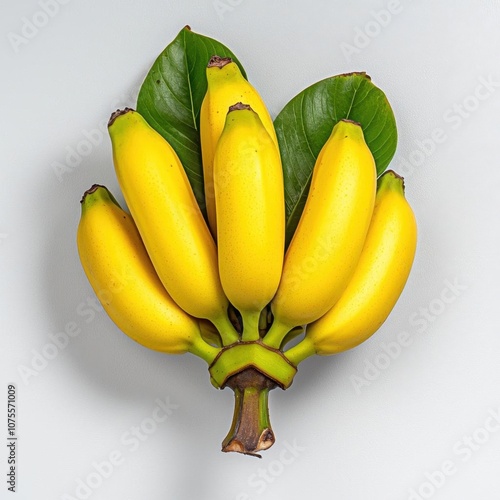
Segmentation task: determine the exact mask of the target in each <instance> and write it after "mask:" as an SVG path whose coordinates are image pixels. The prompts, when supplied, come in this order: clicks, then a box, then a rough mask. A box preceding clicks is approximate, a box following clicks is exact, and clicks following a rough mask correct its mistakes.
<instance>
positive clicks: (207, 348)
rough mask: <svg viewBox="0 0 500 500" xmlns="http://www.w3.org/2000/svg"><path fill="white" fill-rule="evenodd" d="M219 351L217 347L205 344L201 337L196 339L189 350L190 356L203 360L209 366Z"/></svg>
mask: <svg viewBox="0 0 500 500" xmlns="http://www.w3.org/2000/svg"><path fill="white" fill-rule="evenodd" d="M220 351H221V349H220V348H219V347H214V346H212V345H210V344H207V343H206V342H205V341H204V340H203V339H202V338H201V337H200V338H199V339H196V340H195V341H194V342H193V343H192V344H191V346H190V348H189V352H190V353H191V354H194V355H195V356H198V357H199V358H201V359H204V360H205V361H206V362H207V363H208V364H209V365H211V364H212V363H213V361H214V359H215V358H216V357H217V355H218V354H219V352H220Z"/></svg>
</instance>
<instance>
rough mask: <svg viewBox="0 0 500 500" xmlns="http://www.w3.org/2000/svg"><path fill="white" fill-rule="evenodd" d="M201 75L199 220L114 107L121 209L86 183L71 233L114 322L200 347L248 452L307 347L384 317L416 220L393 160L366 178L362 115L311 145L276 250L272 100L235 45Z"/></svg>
mask: <svg viewBox="0 0 500 500" xmlns="http://www.w3.org/2000/svg"><path fill="white" fill-rule="evenodd" d="M206 77H207V85H208V88H207V92H206V95H205V98H204V100H203V103H202V105H201V111H200V140H201V148H202V158H203V169H204V172H203V175H204V186H205V198H206V206H207V220H205V218H204V216H203V213H202V212H201V210H200V207H199V205H198V203H197V201H196V198H195V196H194V194H193V191H192V188H191V185H190V183H189V180H188V177H187V175H186V172H185V170H184V167H183V165H182V164H181V161H180V160H179V157H178V156H177V154H176V152H175V150H174V149H173V147H172V146H171V145H170V144H169V143H168V142H167V141H166V140H165V139H164V138H163V137H162V136H161V135H160V134H159V133H158V132H156V131H155V130H154V129H153V128H152V127H151V126H150V125H149V124H148V123H147V122H146V120H145V119H144V118H143V117H142V116H141V115H140V114H139V113H138V112H137V111H134V110H132V109H129V108H125V109H123V110H120V111H116V112H114V113H113V114H112V115H111V118H110V120H109V124H108V128H109V135H110V137H111V143H112V150H113V162H114V166H115V172H116V176H117V179H118V183H119V186H120V189H121V191H122V194H123V197H124V199H125V202H126V205H127V207H128V210H129V212H130V213H128V212H126V211H125V210H123V209H122V208H121V207H120V206H119V204H118V202H117V201H116V200H115V198H114V197H113V195H112V194H111V193H110V192H109V191H108V189H107V188H106V187H104V186H100V185H93V186H92V187H91V188H90V189H89V190H87V191H86V192H85V194H84V195H83V198H82V201H81V208H82V214H81V220H80V223H79V226H78V231H77V245H78V251H79V255H80V259H81V262H82V266H83V269H84V271H85V273H86V275H87V278H88V280H89V281H90V284H91V285H92V287H93V289H94V291H95V293H96V295H97V297H98V298H99V300H100V302H101V303H102V305H103V307H104V309H105V310H106V312H107V313H108V315H109V316H110V318H111V319H112V320H113V321H114V322H115V324H116V325H117V326H118V327H119V328H120V329H121V330H122V331H123V332H124V333H125V334H127V335H128V336H129V337H131V338H132V339H134V340H135V341H137V342H138V343H140V344H142V345H144V346H146V347H148V348H150V349H154V350H157V351H161V352H165V353H169V354H182V353H186V352H190V353H192V354H194V355H196V356H199V357H200V358H202V359H204V360H205V361H206V362H207V363H208V365H209V373H210V378H211V382H212V384H213V385H214V386H215V387H217V388H224V387H230V388H231V389H232V390H233V391H234V392H235V413H234V417H233V425H232V427H231V430H230V432H229V434H228V436H227V437H226V439H225V440H224V442H223V451H237V452H241V453H245V454H251V455H256V454H257V452H258V451H260V450H264V449H266V448H269V446H271V445H272V444H273V443H274V434H273V431H272V429H271V426H270V423H269V418H268V410H267V405H268V403H267V401H268V393H269V391H270V390H272V389H273V388H275V387H281V388H282V389H286V388H288V387H289V386H290V385H291V383H292V381H293V378H294V376H295V374H296V372H297V366H298V364H299V363H300V362H302V361H303V360H304V359H306V358H307V357H309V356H311V355H313V354H319V355H331V354H337V353H339V352H342V351H345V350H347V349H351V348H353V347H355V346H356V345H358V344H360V343H361V342H363V341H365V340H366V339H367V338H369V337H370V336H371V335H372V334H373V333H375V331H376V330H377V329H378V328H379V327H380V326H381V325H382V323H383V322H384V321H385V319H386V318H387V317H388V315H389V313H390V312H391V310H392V308H393V307H394V305H395V304H396V301H397V300H398V298H399V296H400V294H401V292H402V290H403V287H404V285H405V283H406V280H407V278H408V275H409V273H410V269H411V266H412V262H413V258H414V255H415V249H416V233H417V229H416V222H415V217H414V215H413V212H412V209H411V207H410V206H409V204H408V202H407V201H406V199H405V195H404V184H403V179H402V178H401V177H399V176H398V175H397V174H396V173H394V172H393V171H387V172H386V173H384V174H383V175H382V176H380V177H379V178H378V179H377V172H376V167H375V161H374V158H373V156H372V153H371V151H370V149H369V148H368V146H367V144H366V142H365V139H364V135H363V130H362V127H361V125H360V124H358V123H356V122H353V121H350V120H347V119H345V120H340V121H338V122H337V123H335V124H334V126H333V127H332V131H331V135H330V137H329V138H328V139H327V141H326V142H325V144H324V145H323V147H322V149H321V151H320V153H319V155H318V156H317V159H316V163H315V166H314V170H313V175H312V179H311V183H310V188H309V192H308V196H307V201H306V204H305V206H304V210H303V212H302V215H301V218H300V221H299V223H298V225H297V228H296V230H295V233H294V236H293V238H292V240H291V242H290V244H289V246H288V248H287V249H285V224H286V220H285V219H286V218H285V194H284V181H283V169H282V165H281V159H280V150H279V145H278V141H277V138H276V133H275V130H274V127H273V122H272V120H271V117H270V115H269V112H268V111H267V109H266V106H265V104H264V102H263V100H262V98H261V97H260V95H259V94H258V92H257V91H256V90H255V88H254V87H253V86H252V85H251V84H250V83H249V82H248V81H247V80H246V79H245V78H244V77H243V75H242V74H241V72H240V70H239V68H238V65H237V64H236V63H234V62H233V61H231V59H229V58H221V57H218V56H213V57H212V58H211V59H210V61H209V63H208V66H207V69H206ZM285 250H286V251H285ZM300 335H302V337H301V338H300V337H299V338H298V339H297V338H296V339H295V341H294V342H291V341H292V340H293V339H294V338H295V337H297V336H300ZM289 346H291V347H289Z"/></svg>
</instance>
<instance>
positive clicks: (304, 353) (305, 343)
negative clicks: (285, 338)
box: [284, 336, 316, 366]
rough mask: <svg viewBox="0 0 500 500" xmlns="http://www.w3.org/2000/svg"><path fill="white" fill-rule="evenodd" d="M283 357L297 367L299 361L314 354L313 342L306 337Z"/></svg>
mask: <svg viewBox="0 0 500 500" xmlns="http://www.w3.org/2000/svg"><path fill="white" fill-rule="evenodd" d="M284 354H285V357H286V358H287V359H288V361H290V362H291V363H293V364H294V365H295V366H297V365H298V364H299V363H300V362H301V361H304V359H306V358H308V357H309V356H312V355H313V354H316V349H315V348H314V344H313V342H312V341H311V340H310V339H309V338H308V337H307V336H306V337H304V338H303V339H302V340H301V341H300V342H299V343H298V344H297V345H294V346H293V347H292V348H290V349H288V351H285V352H284Z"/></svg>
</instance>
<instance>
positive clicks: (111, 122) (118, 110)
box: [108, 108, 135, 128]
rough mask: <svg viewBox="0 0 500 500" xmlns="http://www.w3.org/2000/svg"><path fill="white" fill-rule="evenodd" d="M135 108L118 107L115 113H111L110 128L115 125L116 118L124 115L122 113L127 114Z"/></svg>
mask: <svg viewBox="0 0 500 500" xmlns="http://www.w3.org/2000/svg"><path fill="white" fill-rule="evenodd" d="M134 112H135V110H134V109H132V108H123V109H117V110H116V111H113V113H111V116H110V117H109V121H108V128H109V127H111V125H113V123H115V120H116V119H117V118H118V117H120V116H122V115H126V114H127V113H134Z"/></svg>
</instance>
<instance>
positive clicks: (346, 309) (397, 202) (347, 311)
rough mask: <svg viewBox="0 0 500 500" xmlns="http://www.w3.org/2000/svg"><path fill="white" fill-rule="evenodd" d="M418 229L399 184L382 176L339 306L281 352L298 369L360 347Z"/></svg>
mask: <svg viewBox="0 0 500 500" xmlns="http://www.w3.org/2000/svg"><path fill="white" fill-rule="evenodd" d="M416 245H417V224H416V221H415V216H414V215H413V211H412V209H411V207H410V205H409V204H408V202H407V201H406V199H405V196H404V184H403V179H402V178H401V177H399V176H398V175H397V174H396V173H394V172H393V171H391V170H389V171H387V172H386V173H385V174H384V175H383V176H382V177H381V178H380V179H379V182H378V190H377V197H376V202H375V209H374V212H373V219H372V222H371V225H370V229H369V230H368V235H367V237H366V242H365V246H364V248H363V252H362V253H361V257H360V259H359V262H358V265H357V267H356V271H355V272H354V275H353V277H352V279H351V281H350V282H349V285H348V286H347V288H346V290H345V291H344V293H343V294H342V297H341V298H340V299H339V301H338V302H337V303H336V304H335V305H334V306H333V307H332V309H330V310H329V311H328V312H327V313H326V314H325V315H324V316H323V317H322V318H320V319H318V320H317V321H315V322H314V323H312V324H311V325H308V327H307V329H306V335H305V338H304V340H302V342H301V343H299V344H297V345H296V346H295V347H292V348H291V349H290V350H289V351H287V352H286V356H287V357H288V359H289V360H290V361H292V363H294V364H298V363H300V361H302V360H303V359H305V358H306V357H308V356H310V355H311V354H322V355H328V354H336V353H339V352H342V351H346V350H347V349H351V348H353V347H355V346H357V345H358V344H361V343H362V342H364V341H365V340H366V339H368V338H369V337H370V336H371V335H373V334H374V333H375V332H376V331H377V330H378V329H379V328H380V326H381V325H382V323H383V322H384V321H385V320H386V319H387V317H388V316H389V313H390V312H391V310H392V309H393V307H394V305H395V304H396V302H397V300H398V298H399V296H400V294H401V292H402V291H403V288H404V286H405V284H406V280H407V279H408V275H409V274H410V269H411V266H412V263H413V258H414V256H415V250H416Z"/></svg>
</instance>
